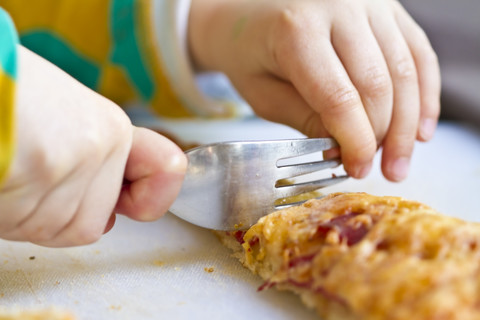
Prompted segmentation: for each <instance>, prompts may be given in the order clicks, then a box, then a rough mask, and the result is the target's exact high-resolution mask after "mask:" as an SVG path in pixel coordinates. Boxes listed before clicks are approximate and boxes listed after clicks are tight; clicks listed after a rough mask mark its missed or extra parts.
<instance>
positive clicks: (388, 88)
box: [362, 66, 393, 99]
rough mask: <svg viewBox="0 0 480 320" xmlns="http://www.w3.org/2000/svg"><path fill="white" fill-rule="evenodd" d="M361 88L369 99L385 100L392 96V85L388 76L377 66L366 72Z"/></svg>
mask: <svg viewBox="0 0 480 320" xmlns="http://www.w3.org/2000/svg"><path fill="white" fill-rule="evenodd" d="M362 86H363V89H364V90H365V92H366V94H367V95H368V97H369V98H371V99H379V98H385V97H390V96H392V95H393V85H392V82H391V79H390V75H389V74H388V72H385V71H383V70H382V68H380V67H378V66H375V67H371V68H369V69H367V70H366V72H365V73H364V77H363V83H362Z"/></svg>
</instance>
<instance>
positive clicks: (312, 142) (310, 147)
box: [287, 138, 338, 157]
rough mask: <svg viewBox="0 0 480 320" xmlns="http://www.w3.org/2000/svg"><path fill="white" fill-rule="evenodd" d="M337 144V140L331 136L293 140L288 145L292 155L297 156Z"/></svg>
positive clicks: (327, 148) (326, 148)
mask: <svg viewBox="0 0 480 320" xmlns="http://www.w3.org/2000/svg"><path fill="white" fill-rule="evenodd" d="M337 146H338V144H337V142H336V141H335V140H333V139H330V138H311V139H296V140H291V141H290V142H289V146H288V147H289V149H290V152H291V154H290V155H291V157H297V156H299V155H302V154H308V153H312V152H318V151H324V150H329V149H332V148H335V147H337ZM287 157H288V156H287Z"/></svg>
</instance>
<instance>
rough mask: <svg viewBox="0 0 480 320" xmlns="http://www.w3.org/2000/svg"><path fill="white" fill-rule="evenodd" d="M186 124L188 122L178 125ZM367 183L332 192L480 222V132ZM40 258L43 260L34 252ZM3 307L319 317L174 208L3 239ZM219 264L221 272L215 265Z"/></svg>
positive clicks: (204, 136)
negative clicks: (84, 240) (105, 229)
mask: <svg viewBox="0 0 480 320" xmlns="http://www.w3.org/2000/svg"><path fill="white" fill-rule="evenodd" d="M178 127H181V126H178ZM211 127H212V128H213V129H214V130H213V132H214V133H212V131H208V130H204V131H202V130H199V129H198V128H197V129H195V128H194V127H192V126H188V125H187V126H186V127H185V128H182V130H184V131H186V132H188V131H189V130H190V133H187V135H189V134H193V136H195V137H196V139H197V140H203V141H204V142H212V141H215V140H238V139H242V138H244V139H254V138H288V137H297V136H300V135H299V134H298V133H297V132H295V131H293V130H291V129H287V128H285V127H283V126H278V125H273V124H270V123H267V122H263V121H259V120H249V121H243V122H227V123H222V122H218V123H214V124H212V125H211ZM376 162H377V165H376V166H375V167H374V170H373V172H372V173H371V174H370V175H369V176H368V177H367V178H366V179H364V180H357V181H355V180H352V179H351V180H349V181H347V182H344V183H342V184H341V185H338V186H336V187H335V188H332V189H331V190H332V191H334V190H335V189H337V190H340V191H365V192H369V193H372V194H378V195H398V196H403V197H406V198H409V199H413V200H419V201H422V202H424V203H426V204H429V205H431V206H433V207H435V208H436V209H438V210H439V211H441V212H443V213H445V214H449V215H453V216H458V217H461V218H464V219H467V220H471V221H480V212H479V210H478V202H479V198H480V130H479V129H478V128H477V129H475V128H472V127H467V126H462V125H459V124H452V123H442V124H441V125H440V127H439V130H438V131H437V133H436V136H435V138H434V140H433V141H432V142H430V143H426V144H420V143H419V144H417V146H416V149H415V155H414V159H413V162H412V168H411V173H410V176H409V178H408V179H407V180H406V181H404V182H402V183H398V184H395V183H389V182H387V181H386V180H385V179H384V178H383V177H382V176H381V174H380V171H379V168H378V167H379V165H378V163H379V158H378V157H377V159H376ZM31 257H34V259H33V258H31ZM0 265H1V268H0V306H4V307H7V308H10V307H12V308H13V307H20V308H34V309H38V308H43V307H49V306H55V307H58V308H63V309H66V310H70V311H72V312H73V313H74V314H75V315H76V316H77V317H78V319H88V320H91V319H317V318H316V316H315V314H314V313H313V312H311V311H307V310H306V309H305V308H304V306H303V305H302V304H301V302H300V300H299V299H298V298H297V297H296V296H294V295H293V294H290V293H286V292H277V291H276V290H274V289H271V290H267V291H262V292H257V291H256V288H257V287H258V286H259V285H261V283H262V281H261V280H260V279H259V278H258V277H257V276H254V275H252V274H251V273H250V272H249V271H248V270H246V269H244V268H243V267H242V266H241V265H240V263H239V262H238V261H237V260H236V259H234V258H232V257H230V252H229V250H227V249H226V248H224V247H223V246H222V245H221V244H220V243H219V241H218V240H217V238H216V237H215V236H214V235H213V234H212V233H211V232H210V231H208V230H204V229H201V228H199V227H195V226H193V225H190V224H188V223H186V222H184V221H182V220H180V219H178V218H176V217H174V216H172V215H170V214H167V215H166V216H165V217H164V218H162V219H160V220H159V221H156V222H152V223H139V222H134V221H131V220H128V219H126V218H124V217H119V218H118V219H117V224H116V226H115V228H114V229H113V230H112V231H111V232H110V233H108V234H107V235H105V236H104V237H103V238H102V239H101V240H100V241H99V242H98V243H95V244H93V245H89V246H85V247H78V248H68V249H49V248H43V247H39V246H35V245H32V244H28V243H16V242H8V241H0ZM210 267H212V268H213V272H211V273H209V272H206V271H205V268H210Z"/></svg>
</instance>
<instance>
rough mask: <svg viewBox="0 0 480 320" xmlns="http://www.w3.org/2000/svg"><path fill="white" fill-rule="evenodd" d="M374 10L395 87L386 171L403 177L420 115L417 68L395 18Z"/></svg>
mask: <svg viewBox="0 0 480 320" xmlns="http://www.w3.org/2000/svg"><path fill="white" fill-rule="evenodd" d="M373 14H374V15H376V16H375V17H374V18H372V19H371V24H372V30H373V31H374V33H375V36H376V38H377V40H378V43H379V45H380V47H381V49H382V52H383V54H384V56H385V60H386V62H387V66H388V69H389V72H390V76H391V78H392V83H393V90H394V99H393V112H392V121H391V125H390V129H389V131H388V133H387V136H386V138H385V139H384V142H383V155H382V172H383V174H384V176H385V177H386V178H387V179H389V180H391V181H401V180H403V179H404V178H406V176H407V174H408V171H409V165H410V158H411V156H412V152H413V148H414V143H415V139H416V136H417V130H418V123H419V117H420V92H419V86H418V77H417V70H416V65H415V61H414V60H413V57H412V54H411V52H410V49H409V47H408V45H407V43H406V41H405V38H404V36H403V34H402V33H401V31H400V29H399V28H398V25H397V24H396V22H395V19H392V17H391V16H390V15H388V14H381V12H375V13H373Z"/></svg>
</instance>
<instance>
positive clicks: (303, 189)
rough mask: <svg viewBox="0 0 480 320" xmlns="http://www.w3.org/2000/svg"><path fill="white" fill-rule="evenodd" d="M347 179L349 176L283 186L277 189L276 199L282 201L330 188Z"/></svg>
mask: <svg viewBox="0 0 480 320" xmlns="http://www.w3.org/2000/svg"><path fill="white" fill-rule="evenodd" d="M347 179H348V175H341V176H334V177H331V178H326V179H319V180H314V181H309V182H302V183H296V184H295V183H294V184H290V185H282V186H279V187H277V188H276V189H275V198H276V199H282V198H289V197H294V196H298V195H300V194H302V193H307V192H312V191H315V190H318V189H320V188H324V187H328V186H330V185H333V184H336V183H339V182H342V181H345V180H347Z"/></svg>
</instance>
